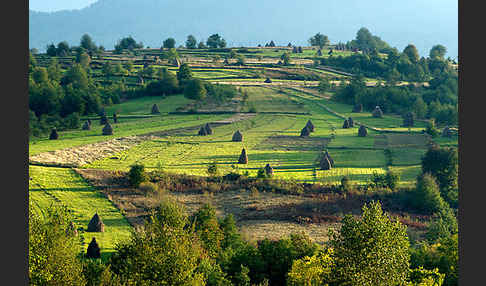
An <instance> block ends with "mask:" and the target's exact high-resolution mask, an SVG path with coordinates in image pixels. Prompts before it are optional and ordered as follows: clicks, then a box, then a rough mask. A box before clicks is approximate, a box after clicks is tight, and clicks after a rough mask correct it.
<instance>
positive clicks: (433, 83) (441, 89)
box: [333, 73, 458, 125]
mask: <svg viewBox="0 0 486 286" xmlns="http://www.w3.org/2000/svg"><path fill="white" fill-rule="evenodd" d="M428 83H429V86H420V87H416V86H414V85H406V86H394V85H390V84H388V85H384V86H377V87H366V84H365V82H364V80H363V78H361V77H355V78H353V79H352V80H351V81H350V82H349V83H348V84H344V85H343V86H341V87H339V88H338V89H337V91H336V93H335V94H334V96H333V98H334V99H335V100H336V101H339V102H343V103H347V104H351V105H356V104H362V105H363V107H364V108H365V109H367V110H369V111H371V110H373V109H374V108H375V106H377V105H378V106H380V108H381V109H382V111H383V112H384V113H396V114H402V115H404V114H406V113H408V112H413V114H414V116H415V117H416V118H419V119H434V120H435V122H436V123H437V124H441V125H456V124H457V123H458V78H457V75H456V74H454V73H442V74H440V75H439V76H437V77H435V78H433V79H431V80H430V81H428Z"/></svg>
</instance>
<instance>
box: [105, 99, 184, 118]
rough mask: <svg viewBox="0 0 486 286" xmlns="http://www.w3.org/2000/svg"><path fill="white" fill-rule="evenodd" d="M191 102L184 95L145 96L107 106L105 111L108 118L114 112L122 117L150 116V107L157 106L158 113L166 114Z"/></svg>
mask: <svg viewBox="0 0 486 286" xmlns="http://www.w3.org/2000/svg"><path fill="white" fill-rule="evenodd" d="M191 102H193V100H190V99H187V98H185V97H184V95H174V96H168V97H165V98H161V97H158V96H145V97H141V98H136V99H131V100H129V101H126V102H123V103H121V104H115V105H111V106H107V107H106V108H105V111H106V114H107V115H108V116H110V115H111V114H113V113H115V112H116V113H117V114H122V115H128V114H150V113H151V111H152V106H153V105H154V104H157V106H158V107H159V111H160V113H168V112H172V111H175V110H176V109H177V108H178V107H182V106H184V105H186V104H189V103H191Z"/></svg>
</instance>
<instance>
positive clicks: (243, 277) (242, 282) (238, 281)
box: [233, 264, 250, 286]
mask: <svg viewBox="0 0 486 286" xmlns="http://www.w3.org/2000/svg"><path fill="white" fill-rule="evenodd" d="M240 267H241V270H240V272H238V273H236V275H235V276H234V278H233V281H234V282H235V285H238V286H250V276H248V273H249V272H250V269H248V267H246V266H244V265H243V264H241V265H240Z"/></svg>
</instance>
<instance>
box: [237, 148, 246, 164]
mask: <svg viewBox="0 0 486 286" xmlns="http://www.w3.org/2000/svg"><path fill="white" fill-rule="evenodd" d="M238 164H248V155H247V154H246V150H245V148H243V150H241V155H240V158H239V159H238Z"/></svg>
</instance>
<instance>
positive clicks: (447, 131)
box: [442, 126, 452, 137]
mask: <svg viewBox="0 0 486 286" xmlns="http://www.w3.org/2000/svg"><path fill="white" fill-rule="evenodd" d="M451 136H452V130H451V129H450V128H449V126H446V127H444V129H442V137H451Z"/></svg>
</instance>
